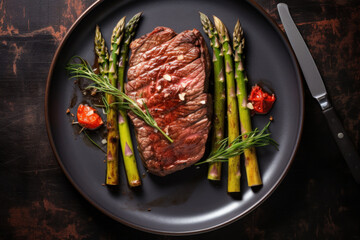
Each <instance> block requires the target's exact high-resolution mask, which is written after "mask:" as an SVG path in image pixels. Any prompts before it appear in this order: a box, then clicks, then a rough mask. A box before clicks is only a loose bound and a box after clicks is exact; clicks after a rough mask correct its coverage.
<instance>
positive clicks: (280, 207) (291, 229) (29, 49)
mask: <svg viewBox="0 0 360 240" xmlns="http://www.w3.org/2000/svg"><path fill="white" fill-rule="evenodd" d="M93 2H94V0H57V1H54V0H31V1H27V0H17V1H10V0H0V56H1V57H0V104H1V106H0V136H1V138H0V190H1V194H0V239H118V238H121V239H173V238H174V237H170V236H160V235H154V234H150V233H144V232H141V231H138V230H134V229H132V228H129V227H127V226H124V225H122V224H120V223H118V222H116V221H114V220H112V219H110V218H109V217H107V216H105V215H104V214H102V213H101V212H100V211H98V210H97V209H96V208H95V207H93V206H92V205H91V204H90V203H89V202H87V201H86V200H85V199H84V198H83V197H82V196H81V195H80V194H79V193H78V192H77V191H76V190H75V188H74V187H73V186H72V185H71V183H70V181H69V180H68V179H67V178H66V177H65V175H64V173H63V172H62V170H61V168H60V167H59V165H58V163H57V161H56V159H55V156H54V154H53V152H52V150H51V147H50V144H49V141H48V137H47V133H46V128H45V117H44V99H45V87H46V79H47V75H48V71H49V67H50V64H51V61H52V58H53V55H54V53H55V51H56V48H57V47H58V45H59V43H60V41H61V40H62V38H63V37H64V35H65V33H66V31H67V30H68V29H69V28H70V26H71V25H72V24H73V23H74V21H75V20H76V19H77V17H78V16H80V14H81V13H82V12H84V11H85V10H86V8H87V7H89V6H90V5H91V4H92V3H93ZM256 2H258V3H259V4H260V5H261V6H262V7H263V8H264V9H265V10H266V11H267V12H268V13H269V14H270V15H271V16H272V18H273V19H274V20H275V21H276V22H277V23H278V24H279V25H280V26H281V24H280V21H279V16H278V13H277V10H276V5H277V3H278V2H279V1H278V0H256ZM285 2H287V3H288V5H289V7H290V9H291V12H292V15H293V17H294V20H295V22H296V23H297V25H298V27H299V29H300V31H301V33H302V34H303V36H304V38H305V40H306V42H307V44H308V46H309V48H310V51H311V53H312V54H313V56H314V59H315V62H316V63H317V65H318V67H319V70H320V73H321V74H322V76H323V79H324V82H325V85H326V86H327V89H328V92H329V95H330V99H331V101H332V103H333V105H334V107H335V109H336V111H337V113H338V115H339V116H340V118H341V119H342V121H343V123H344V126H345V129H346V130H347V131H348V133H349V134H350V137H351V139H352V140H353V142H354V144H355V146H356V148H357V150H358V151H360V48H359V43H360V27H359V26H360V1H358V0H304V1H300V0H287V1H285ZM305 106H306V107H305V121H304V129H303V135H302V139H301V143H300V147H299V150H298V153H297V155H296V158H295V160H294V163H293V165H292V167H291V169H290V171H289V173H288V174H287V176H286V178H285V180H284V181H283V182H282V183H281V185H280V186H279V187H278V189H277V190H276V191H275V192H274V193H273V194H272V195H271V197H270V198H269V199H268V200H266V201H265V202H264V203H263V204H262V205H261V206H260V207H258V208H257V209H256V210H254V211H253V212H251V213H250V214H248V215H247V216H246V217H244V218H242V219H240V220H238V221H236V222H235V223H233V224H230V225H228V226H226V227H224V228H221V229H219V230H216V231H213V232H209V233H205V234H200V235H195V236H186V237H179V238H180V239H219V238H222V239H225V238H232V237H233V236H236V238H237V239H360V187H359V185H357V184H356V183H355V181H354V180H353V178H352V177H351V175H350V172H349V169H348V168H347V166H346V164H345V162H344V160H343V158H342V157H341V155H340V152H339V150H338V148H337V146H336V145H335V142H334V140H333V139H332V137H331V134H330V132H329V129H328V127H327V125H326V121H325V119H324V116H323V115H322V113H321V111H320V108H319V106H318V105H317V103H316V101H315V100H314V99H313V98H312V97H311V95H310V94H309V91H308V89H307V87H305Z"/></svg>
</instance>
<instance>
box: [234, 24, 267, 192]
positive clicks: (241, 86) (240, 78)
mask: <svg viewBox="0 0 360 240" xmlns="http://www.w3.org/2000/svg"><path fill="white" fill-rule="evenodd" d="M244 45H245V39H244V34H243V30H242V27H241V25H240V21H239V20H238V21H237V22H236V25H235V29H234V33H233V48H234V52H235V53H234V61H235V72H236V73H235V78H236V83H237V94H236V95H237V100H238V107H239V115H240V124H241V134H242V138H243V140H245V139H246V138H247V137H248V134H247V133H250V132H251V131H252V127H251V118H250V110H249V108H248V107H247V91H246V83H247V78H246V77H245V70H244V52H243V51H244ZM244 156H245V169H246V176H247V182H248V186H250V187H252V186H257V185H261V184H262V181H261V176H260V171H259V167H258V162H257V157H256V150H255V147H251V148H249V149H246V150H245V151H244Z"/></svg>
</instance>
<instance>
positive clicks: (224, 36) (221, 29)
mask: <svg viewBox="0 0 360 240" xmlns="http://www.w3.org/2000/svg"><path fill="white" fill-rule="evenodd" d="M213 18H214V24H215V28H216V30H217V31H218V33H219V36H220V40H221V43H223V42H225V41H229V33H228V31H227V29H226V27H225V25H224V23H223V22H222V21H221V20H220V19H219V18H218V17H216V16H215V15H213Z"/></svg>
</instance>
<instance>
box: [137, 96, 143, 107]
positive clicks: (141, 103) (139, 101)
mask: <svg viewBox="0 0 360 240" xmlns="http://www.w3.org/2000/svg"><path fill="white" fill-rule="evenodd" d="M136 102H137V103H138V104H139V106H142V105H143V104H144V99H143V98H138V99H136Z"/></svg>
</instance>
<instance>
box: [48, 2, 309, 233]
mask: <svg viewBox="0 0 360 240" xmlns="http://www.w3.org/2000/svg"><path fill="white" fill-rule="evenodd" d="M139 11H143V18H142V21H141V24H140V26H139V29H138V31H137V36H136V37H139V36H141V35H143V34H145V33H148V32H150V31H152V29H153V28H155V27H156V26H167V27H170V28H173V29H174V30H175V31H177V32H181V31H183V30H187V29H193V28H197V29H199V30H200V31H202V28H201V24H200V20H199V14H198V11H201V12H204V13H205V14H207V15H208V16H212V15H216V16H218V17H219V18H220V19H222V20H223V22H224V23H225V24H226V26H228V28H229V29H230V30H232V28H233V26H234V24H235V22H236V20H237V19H238V18H239V19H240V21H241V23H242V25H243V28H244V32H245V34H246V68H247V72H248V77H249V80H250V83H251V84H254V83H260V84H263V85H266V86H267V87H269V88H270V89H273V90H274V91H275V93H276V95H277V102H276V104H275V105H274V108H273V109H272V112H271V115H272V116H273V117H274V119H275V120H274V122H273V123H272V124H271V127H270V129H271V132H272V133H273V138H274V139H275V140H276V141H277V142H278V143H279V144H280V147H279V150H278V151H277V150H276V149H275V148H273V147H265V148H261V149H258V158H259V165H260V169H261V174H262V178H263V183H264V184H263V186H262V187H260V188H258V189H251V188H249V187H247V183H246V178H245V172H244V171H243V169H242V182H241V189H242V190H241V194H240V197H233V196H230V195H228V194H227V193H226V184H227V183H226V179H227V176H226V171H225V170H224V171H223V180H222V181H221V182H219V183H218V184H212V183H211V182H209V181H208V180H207V178H206V174H207V166H205V165H203V166H201V167H200V168H197V167H190V168H188V169H185V170H183V171H180V172H177V173H174V174H172V175H170V176H167V177H156V176H152V175H150V174H146V170H145V169H144V168H143V166H142V165H141V163H140V162H141V161H140V158H139V156H138V155H137V159H138V162H139V169H140V173H141V174H144V177H143V185H142V187H141V188H139V189H136V190H133V189H129V188H128V186H127V183H126V179H125V177H124V175H125V173H124V169H123V167H122V166H121V169H120V171H121V173H120V174H121V176H122V179H121V184H120V186H119V187H118V188H117V189H109V188H107V187H104V186H102V183H103V182H104V176H105V164H104V162H103V160H104V158H105V156H104V153H103V152H101V151H100V150H99V149H97V148H96V147H94V146H93V145H91V144H89V141H88V140H87V139H86V138H85V137H84V135H83V134H81V135H79V134H78V133H77V131H78V128H76V126H73V125H71V117H70V116H69V115H66V114H65V111H66V109H67V108H68V107H69V106H70V105H71V102H72V104H74V103H75V106H74V108H73V109H72V112H75V110H76V107H77V105H78V104H79V102H80V101H82V100H81V99H80V96H81V94H80V92H79V90H78V89H77V87H76V86H74V84H73V80H69V79H68V75H67V73H66V71H65V69H64V68H65V65H66V64H67V62H68V61H69V59H70V58H71V57H72V56H74V55H80V56H82V57H83V58H85V59H88V60H89V61H92V60H93V59H94V52H93V38H94V29H95V25H96V24H98V25H100V27H101V29H102V32H103V34H104V36H105V37H106V41H107V42H109V40H110V36H111V31H112V29H113V27H114V26H115V24H116V22H117V21H118V20H119V19H120V18H121V17H122V16H124V15H126V16H127V17H128V19H129V18H130V17H131V16H132V15H134V14H135V13H137V12H139ZM206 39H207V38H206ZM74 94H77V95H78V96H79V97H78V99H76V98H75V99H74ZM303 111H304V109H303V92H302V85H301V78H300V74H299V69H298V67H297V64H296V60H295V58H294V55H293V53H292V51H291V48H290V47H289V44H288V42H287V41H286V39H285V37H284V36H283V34H282V33H281V31H280V29H279V28H278V27H277V26H276V24H274V23H273V22H272V20H270V18H269V16H267V15H266V13H265V12H264V11H263V10H261V9H260V8H259V7H258V6H257V5H256V4H255V3H252V2H248V1H238V0H222V1H219V0H217V1H211V0H197V1H193V0H189V1H186V0H183V1H175V0H153V1H146V0H143V1H117V0H116V1H115V0H113V1H112V0H107V1H100V2H97V3H95V4H94V5H93V6H91V7H90V9H89V10H88V11H86V13H84V14H83V15H82V16H81V17H80V19H79V20H78V21H77V22H76V23H75V24H74V26H73V27H72V28H71V29H70V31H69V32H68V34H67V35H66V37H65V39H64V40H63V42H62V43H61V45H60V47H59V49H58V50H57V52H56V55H55V57H54V60H53V63H52V66H51V69H50V73H49V78H48V82H47V90H46V122H47V130H48V134H49V139H50V142H51V145H52V147H53V150H54V152H55V155H56V157H57V159H58V161H59V163H60V165H61V167H62V168H63V170H64V172H65V174H66V175H67V177H68V178H69V179H70V181H71V182H72V183H73V185H74V186H75V187H76V189H77V190H79V192H80V193H81V194H82V195H83V196H84V197H85V198H86V199H87V200H88V201H89V202H91V203H92V204H93V205H94V206H95V207H96V208H98V209H100V210H101V211H102V212H104V213H105V214H107V215H108V216H110V217H112V218H114V219H115V220H117V221H119V222H121V223H123V224H126V225H128V226H131V227H134V228H137V229H140V230H144V231H150V232H155V233H161V234H172V235H179V234H193V233H199V232H204V231H208V230H212V229H215V228H218V227H221V226H224V225H225V224H229V223H231V222H233V221H234V220H236V219H239V218H240V217H243V216H244V215H245V214H247V213H249V212H250V211H251V210H253V209H254V208H256V207H257V206H259V204H260V203H262V202H263V201H264V200H265V199H266V198H267V197H268V196H269V195H270V194H271V193H272V192H273V191H274V190H275V188H276V187H277V186H278V185H279V183H280V181H281V180H282V179H283V178H284V176H285V173H286V172H287V170H288V168H289V166H290V164H291V162H292V160H293V158H294V154H295V152H296V149H297V146H298V142H299V138H300V135H301V130H302V122H303ZM268 118H269V115H265V116H255V117H254V120H253V122H254V126H256V127H258V128H262V127H263V126H264V125H265V124H266V123H267V122H268ZM242 165H243V163H242ZM224 169H225V168H224Z"/></svg>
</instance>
